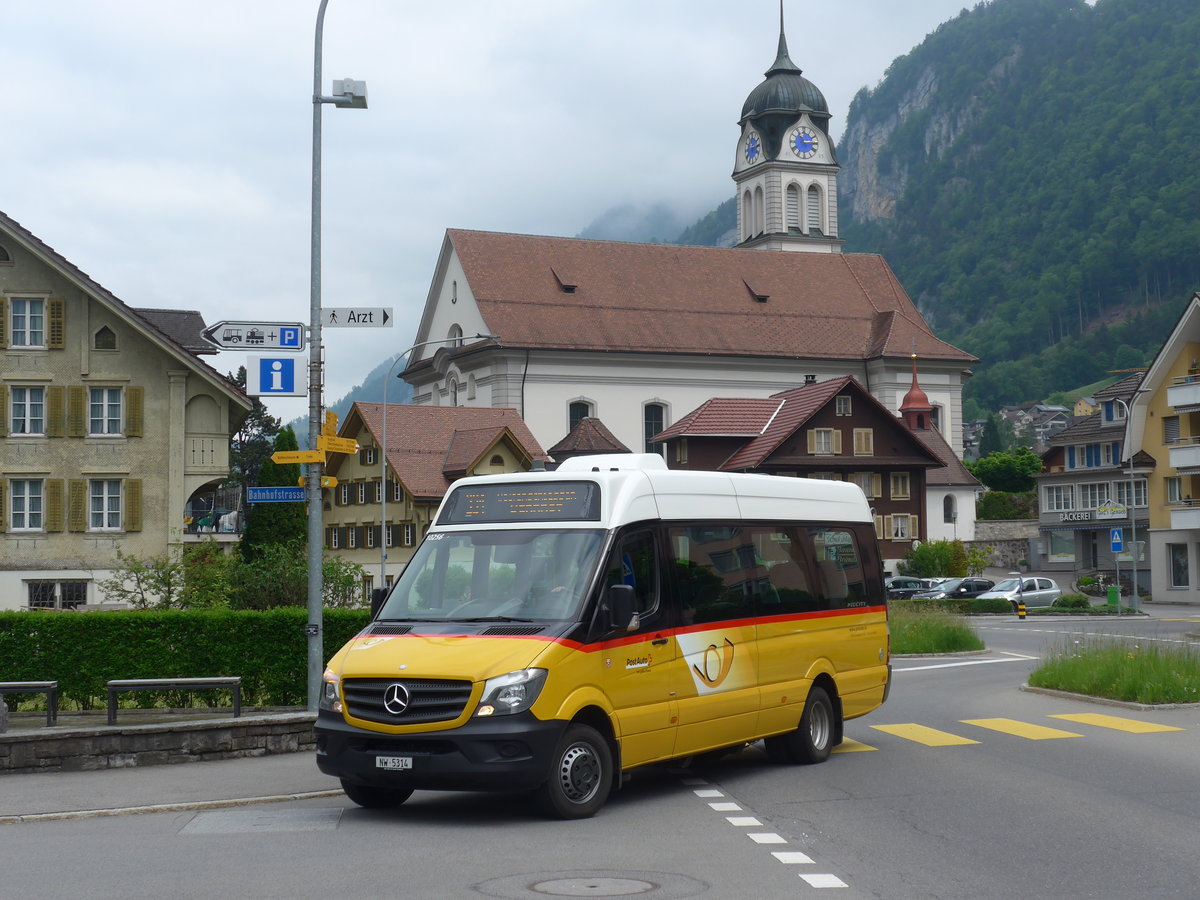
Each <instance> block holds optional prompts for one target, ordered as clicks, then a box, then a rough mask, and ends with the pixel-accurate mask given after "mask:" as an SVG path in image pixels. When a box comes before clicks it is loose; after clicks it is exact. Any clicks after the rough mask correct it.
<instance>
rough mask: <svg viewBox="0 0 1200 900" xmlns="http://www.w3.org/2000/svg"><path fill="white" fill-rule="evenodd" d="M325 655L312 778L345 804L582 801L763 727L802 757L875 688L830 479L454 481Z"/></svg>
mask: <svg viewBox="0 0 1200 900" xmlns="http://www.w3.org/2000/svg"><path fill="white" fill-rule="evenodd" d="M374 605H375V607H376V609H375V612H374V615H373V618H372V621H371V623H370V624H369V625H368V626H367V627H366V628H364V629H363V631H362V632H361V633H360V634H359V635H358V636H357V637H355V638H354V639H353V640H351V641H350V642H349V643H348V644H347V645H346V646H345V647H343V648H342V649H341V650H340V651H338V653H337V654H336V655H335V656H334V657H333V659H332V660H330V662H329V665H328V667H327V669H326V671H325V676H324V684H323V690H322V693H321V699H320V704H319V706H320V708H319V713H318V717H317V723H316V738H317V762H318V765H319V766H320V768H321V771H323V772H326V773H327V774H329V775H334V776H336V777H338V778H340V779H341V784H342V787H343V789H344V790H345V792H346V794H347V795H348V796H349V797H350V799H351V800H353V801H354V802H355V803H357V804H359V805H362V806H367V807H383V806H395V805H399V804H400V803H403V802H404V801H405V800H406V799H408V797H409V796H410V795H411V794H412V792H413V790H416V789H425V790H503V791H520V790H529V791H534V792H536V793H537V795H538V796H539V798H540V799H541V801H542V803H543V804H544V806H545V808H546V809H547V811H548V812H549V813H551V814H552V815H555V816H559V817H562V818H582V817H586V816H590V815H592V814H593V813H595V812H596V810H597V809H599V808H600V806H601V805H602V804H603V803H604V801H605V800H606V799H607V797H608V794H609V792H610V790H612V789H613V788H614V787H618V786H619V785H620V784H621V782H622V780H623V779H622V776H623V775H624V774H625V773H628V772H629V771H630V770H632V769H636V768H638V767H639V766H645V765H648V764H651V763H657V762H661V761H664V760H670V759H678V758H686V757H690V756H695V755H698V754H702V753H709V752H711V751H716V750H720V749H722V748H728V747H736V746H740V745H744V744H747V743H749V742H752V741H756V740H760V739H761V740H763V741H764V742H765V746H766V750H767V753H768V755H769V756H770V758H771V759H773V760H776V761H780V762H801V763H812V762H821V761H822V760H824V759H825V758H827V757H828V756H829V753H830V751H831V750H832V748H833V747H834V746H835V745H837V744H838V743H839V742H840V741H841V739H842V723H843V722H844V721H845V720H846V719H851V718H854V717H855V716H861V715H864V714H865V713H868V712H870V711H871V710H873V709H875V708H876V707H878V706H879V705H880V704H881V703H883V701H884V700H885V699H886V697H887V693H888V689H889V686H890V682H891V665H890V660H889V640H888V627H887V608H886V606H885V603H884V589H883V578H882V571H881V566H880V557H879V551H878V548H877V546H876V540H875V530H874V524H873V518H872V515H871V510H870V508H869V507H868V505H867V501H866V499H865V498H864V496H863V493H862V491H861V490H860V489H859V488H858V487H857V486H855V485H853V484H848V483H844V482H836V481H816V480H810V479H803V478H784V477H777V476H770V475H744V474H728V473H721V472H696V471H677V470H668V469H667V468H666V465H665V463H664V462H663V460H662V458H661V457H658V456H654V455H650V454H622V455H605V456H594V457H580V458H576V459H571V460H568V461H566V462H564V463H563V465H562V466H561V467H560V468H558V469H557V470H555V471H553V472H528V473H520V474H508V475H492V476H486V477H478V478H466V479H463V480H461V481H458V482H456V483H455V484H454V485H453V486H452V487H451V489H450V490H449V491H448V492H447V494H446V497H445V499H444V500H443V502H442V505H441V506H440V507H439V509H438V512H437V515H436V516H435V518H434V521H433V525H432V526H431V527H430V529H429V532H428V534H427V535H426V536H425V539H424V540H423V541H422V543H421V545H420V547H418V549H417V551H416V553H415V555H414V556H413V559H412V562H410V563H409V565H408V566H407V567H406V568H405V570H404V572H403V573H402V574H401V575H400V577H399V578H398V579H397V580H396V583H395V584H394V585H393V586H392V589H391V591H390V592H389V593H388V594H387V595H386V597H383V598H381V599H380V601H379V602H377V603H376V604H374Z"/></svg>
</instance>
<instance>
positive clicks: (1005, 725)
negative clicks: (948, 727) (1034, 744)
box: [959, 719, 1083, 741]
mask: <svg viewBox="0 0 1200 900" xmlns="http://www.w3.org/2000/svg"><path fill="white" fill-rule="evenodd" d="M959 721H961V722H962V723H963V724H964V725H977V726H978V727H980V728H987V729H989V730H991V731H999V732H1001V733H1002V734H1011V735H1015V736H1016V737H1023V738H1026V739H1028V740H1031V741H1050V740H1054V739H1056V738H1077V737H1083V735H1082V734H1076V733H1075V732H1073V731H1061V730H1059V729H1058V728H1047V727H1046V726H1045V725H1034V724H1033V723H1032V722H1020V721H1018V720H1017V719H960V720H959Z"/></svg>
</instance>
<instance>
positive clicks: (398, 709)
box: [383, 682, 408, 716]
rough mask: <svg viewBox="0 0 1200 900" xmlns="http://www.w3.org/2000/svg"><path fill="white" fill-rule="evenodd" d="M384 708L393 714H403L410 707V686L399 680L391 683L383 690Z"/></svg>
mask: <svg viewBox="0 0 1200 900" xmlns="http://www.w3.org/2000/svg"><path fill="white" fill-rule="evenodd" d="M383 708H384V709H386V710H387V711H388V712H390V713H391V714H392V715H393V716H399V715H403V713H404V711H405V710H406V709H408V688H406V687H405V686H404V685H402V684H400V683H399V682H393V683H392V684H389V685H388V686H387V687H386V688H385V689H384V691H383Z"/></svg>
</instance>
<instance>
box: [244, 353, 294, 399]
mask: <svg viewBox="0 0 1200 900" xmlns="http://www.w3.org/2000/svg"><path fill="white" fill-rule="evenodd" d="M296 360H297V357H295V356H251V357H248V358H247V359H246V393H247V394H249V395H250V396H252V397H306V396H308V385H306V384H304V379H303V378H302V377H301V373H300V371H299V367H298V366H297V365H296Z"/></svg>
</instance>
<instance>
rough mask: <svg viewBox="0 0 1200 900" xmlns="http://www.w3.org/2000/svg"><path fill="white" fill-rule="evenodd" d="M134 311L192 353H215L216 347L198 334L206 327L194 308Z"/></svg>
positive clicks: (202, 318)
mask: <svg viewBox="0 0 1200 900" xmlns="http://www.w3.org/2000/svg"><path fill="white" fill-rule="evenodd" d="M134 312H135V313H137V314H138V315H139V316H141V317H142V318H143V319H145V320H146V321H147V322H149V323H150V324H151V325H153V326H154V327H155V328H157V329H158V330H159V331H161V332H162V333H163V334H165V335H167V337H169V338H171V340H173V341H174V342H175V343H177V344H178V345H179V346H181V347H183V348H184V349H185V350H188V351H190V352H192V353H217V352H218V351H217V348H216V347H214V346H213V345H212V344H210V343H209V342H208V341H206V340H204V338H202V337H201V336H200V335H201V334H202V333H203V332H204V329H205V328H207V327H208V326H206V325H205V324H204V317H203V316H202V315H201V314H200V313H199V312H198V311H196V310H194V309H135V310H134Z"/></svg>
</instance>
